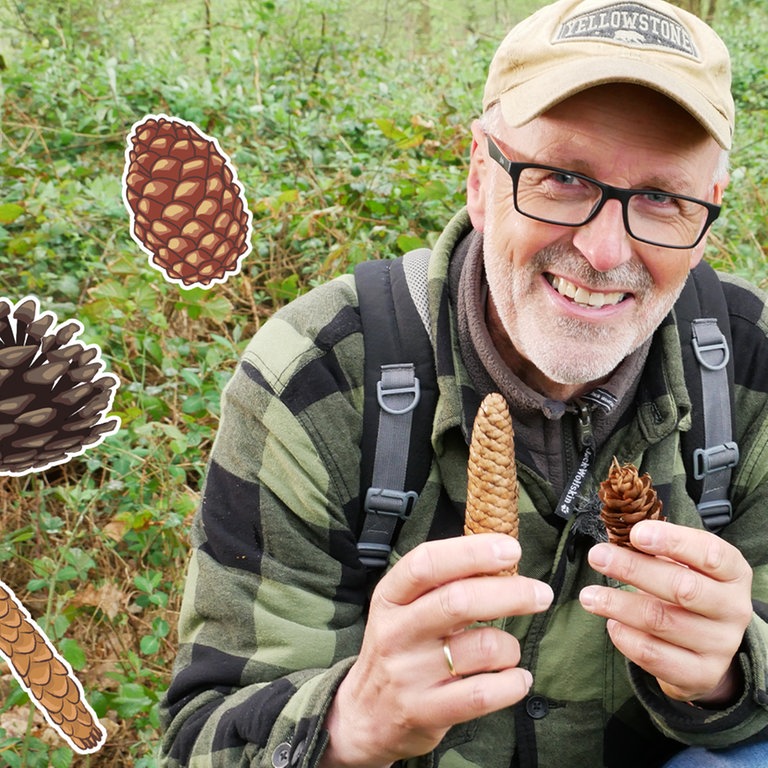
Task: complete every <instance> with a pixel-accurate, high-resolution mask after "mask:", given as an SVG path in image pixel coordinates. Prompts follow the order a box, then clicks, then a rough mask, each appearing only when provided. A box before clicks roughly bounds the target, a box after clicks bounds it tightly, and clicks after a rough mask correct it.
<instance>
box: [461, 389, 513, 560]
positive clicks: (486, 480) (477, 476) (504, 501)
mask: <svg viewBox="0 0 768 768" xmlns="http://www.w3.org/2000/svg"><path fill="white" fill-rule="evenodd" d="M518 497H519V488H518V484H517V470H516V468H515V446H514V430H513V428H512V418H511V417H510V415H509V408H508V407H507V403H506V401H505V400H504V398H503V397H502V396H501V395H500V394H498V393H491V394H490V395H487V396H486V397H485V398H484V399H483V402H482V403H481V405H480V408H479V410H478V412H477V415H476V417H475V423H474V426H473V428H472V439H471V442H470V445H469V463H468V465H467V505H466V511H465V515H464V533H465V534H474V533H489V532H491V533H506V534H508V535H509V536H514V537H515V538H517V536H518V533H519V513H518V506H517V505H518ZM515 573H517V567H516V566H515V567H513V568H512V569H509V570H508V571H505V572H504V574H505V575H513V574H515Z"/></svg>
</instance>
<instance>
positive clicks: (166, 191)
mask: <svg viewBox="0 0 768 768" xmlns="http://www.w3.org/2000/svg"><path fill="white" fill-rule="evenodd" d="M123 191H124V198H125V203H126V205H127V206H128V208H129V210H130V211H131V214H132V216H131V218H132V223H133V229H132V233H131V234H132V235H133V237H134V239H135V240H136V241H137V242H138V244H139V245H140V246H141V247H142V249H143V250H145V251H146V252H147V253H148V254H149V255H150V263H151V264H153V266H155V267H156V268H158V269H160V270H161V271H162V272H164V273H165V275H166V277H167V278H168V280H170V281H172V282H175V283H179V284H181V285H182V287H184V288H191V287H194V286H196V285H197V286H200V287H203V288H209V287H210V286H211V285H213V284H214V283H216V282H223V281H224V280H226V279H227V278H228V277H229V275H230V274H235V273H237V272H239V271H240V265H241V262H242V260H243V259H244V258H245V256H246V255H247V254H248V252H249V251H250V249H251V213H250V211H249V210H248V206H247V203H246V200H245V196H244V195H243V191H242V189H241V187H240V185H239V184H238V183H237V177H236V173H235V170H234V167H233V166H232V165H231V163H230V160H229V158H228V157H227V156H226V155H225V154H224V153H223V152H222V151H221V149H220V148H219V146H218V142H216V140H215V139H212V138H210V137H209V136H206V135H205V134H203V133H202V132H201V131H200V130H199V129H198V128H197V127H196V126H195V125H194V124H193V123H188V122H186V121H185V120H180V119H179V118H176V117H167V116H165V115H148V116H147V117H146V118H144V120H143V121H141V122H139V123H137V124H136V125H134V127H133V130H132V132H131V134H130V135H129V136H128V150H127V151H126V168H125V175H124V178H123Z"/></svg>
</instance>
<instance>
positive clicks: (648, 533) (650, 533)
mask: <svg viewBox="0 0 768 768" xmlns="http://www.w3.org/2000/svg"><path fill="white" fill-rule="evenodd" d="M632 539H633V541H634V542H635V544H637V545H638V546H640V547H649V548H650V547H653V546H655V544H656V540H657V537H656V528H655V526H652V525H642V524H639V525H638V526H637V527H636V528H635V530H633V531H632Z"/></svg>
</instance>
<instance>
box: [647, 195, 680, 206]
mask: <svg viewBox="0 0 768 768" xmlns="http://www.w3.org/2000/svg"><path fill="white" fill-rule="evenodd" d="M643 199H644V200H645V201H646V202H648V203H650V204H651V205H661V206H667V207H678V200H677V198H675V197H673V196H672V195H667V194H665V193H664V192H646V193H644V194H643Z"/></svg>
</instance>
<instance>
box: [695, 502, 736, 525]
mask: <svg viewBox="0 0 768 768" xmlns="http://www.w3.org/2000/svg"><path fill="white" fill-rule="evenodd" d="M698 509H699V514H700V515H701V519H702V521H703V522H704V525H705V527H706V528H707V530H708V531H719V530H720V529H721V528H724V527H725V526H726V525H728V523H730V522H731V520H732V519H733V507H732V506H731V502H730V501H728V500H727V499H721V500H718V501H704V502H701V503H700V504H699V505H698Z"/></svg>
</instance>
